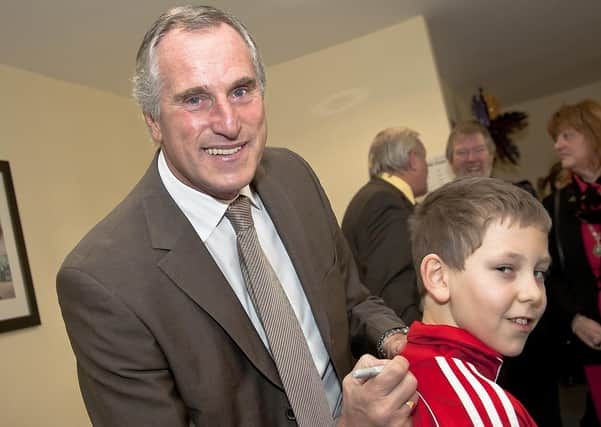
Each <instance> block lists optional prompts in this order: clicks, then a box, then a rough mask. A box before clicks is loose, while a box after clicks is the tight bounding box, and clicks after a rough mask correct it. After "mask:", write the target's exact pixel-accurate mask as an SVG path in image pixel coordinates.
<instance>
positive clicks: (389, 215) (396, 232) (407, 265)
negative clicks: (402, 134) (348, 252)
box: [364, 193, 421, 324]
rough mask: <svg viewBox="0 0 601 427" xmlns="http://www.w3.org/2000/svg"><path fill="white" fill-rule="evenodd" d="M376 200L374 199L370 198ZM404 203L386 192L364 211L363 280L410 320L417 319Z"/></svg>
mask: <svg viewBox="0 0 601 427" xmlns="http://www.w3.org/2000/svg"><path fill="white" fill-rule="evenodd" d="M373 202H376V201H373ZM401 202H403V204H404V203H406V204H407V205H406V206H404V205H402V203H400V202H399V197H398V195H396V194H395V199H391V195H390V193H388V194H387V195H386V197H384V198H382V200H380V201H377V203H378V204H379V207H378V208H375V209H374V210H371V209H369V207H368V208H366V212H373V214H371V215H366V216H365V218H364V223H365V224H366V226H365V228H366V231H365V233H366V236H368V238H369V241H368V242H367V248H366V249H365V251H366V253H365V263H366V279H365V284H366V286H367V287H368V288H369V289H370V290H371V292H372V293H373V294H374V295H378V296H381V297H382V299H383V300H384V301H385V302H386V304H387V305H388V306H389V307H391V308H392V309H393V310H394V311H395V312H396V313H397V314H398V315H399V316H400V317H401V318H403V320H404V321H405V322H406V323H407V324H410V323H411V322H413V321H414V320H419V319H421V313H420V310H419V297H418V295H417V288H416V277H415V270H414V269H413V262H412V257H411V245H410V237H409V225H408V220H409V215H410V214H411V211H412V207H411V206H409V205H408V203H409V202H408V201H406V200H401Z"/></svg>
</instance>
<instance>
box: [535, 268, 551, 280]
mask: <svg viewBox="0 0 601 427" xmlns="http://www.w3.org/2000/svg"><path fill="white" fill-rule="evenodd" d="M548 276H549V270H536V271H535V272H534V277H535V278H536V280H538V281H539V282H544V281H545V280H546V279H547V277H548Z"/></svg>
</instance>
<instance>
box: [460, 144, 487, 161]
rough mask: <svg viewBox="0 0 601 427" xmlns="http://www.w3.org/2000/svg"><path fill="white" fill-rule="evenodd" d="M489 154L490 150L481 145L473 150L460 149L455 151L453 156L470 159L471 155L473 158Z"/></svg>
mask: <svg viewBox="0 0 601 427" xmlns="http://www.w3.org/2000/svg"><path fill="white" fill-rule="evenodd" d="M487 152H488V149H487V148H486V146H485V145H480V146H478V147H473V148H459V149H458V150H455V151H453V155H454V156H455V157H462V158H465V157H469V155H470V154H472V155H473V156H481V155H483V154H485V153H487Z"/></svg>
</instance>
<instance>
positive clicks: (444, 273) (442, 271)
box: [420, 254, 450, 304]
mask: <svg viewBox="0 0 601 427" xmlns="http://www.w3.org/2000/svg"><path fill="white" fill-rule="evenodd" d="M420 274H421V277H422V281H423V283H424V288H425V289H426V292H427V293H428V294H429V295H430V296H431V297H432V299H434V300H435V301H436V302H437V303H438V304H445V303H447V302H448V301H449V296H450V291H449V286H448V285H449V284H448V267H447V265H446V264H445V263H444V261H443V260H442V259H441V258H440V257H439V256H438V255H436V254H428V255H426V256H425V257H424V259H423V260H422V263H421V265H420Z"/></svg>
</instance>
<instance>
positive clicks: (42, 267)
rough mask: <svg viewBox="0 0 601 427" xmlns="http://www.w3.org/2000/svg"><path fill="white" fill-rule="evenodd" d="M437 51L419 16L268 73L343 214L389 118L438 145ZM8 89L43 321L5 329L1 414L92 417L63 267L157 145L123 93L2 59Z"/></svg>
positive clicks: (287, 134) (1, 77)
mask: <svg viewBox="0 0 601 427" xmlns="http://www.w3.org/2000/svg"><path fill="white" fill-rule="evenodd" d="M430 52H431V50H430V44H429V40H428V34H427V31H426V28H425V25H424V22H423V20H422V19H421V18H417V19H412V20H411V21H408V22H406V23H404V24H401V25H397V26H395V27H391V28H389V29H387V30H384V31H380V32H378V33H374V34H372V35H369V36H366V37H362V38H360V39H357V40H354V41H352V42H348V43H344V44H341V45H338V46H334V47H332V48H330V49H327V50H325V51H321V52H317V53H315V54H313V55H309V56H306V57H303V58H300V59H298V60H295V61H291V62H288V63H285V64H281V65H278V66H275V67H271V68H270V69H269V70H268V78H269V83H268V95H267V102H268V114H269V120H270V139H269V141H270V142H269V144H271V145H278V146H287V147H290V148H292V149H294V150H296V151H298V152H300V153H301V154H302V155H303V156H305V157H306V158H307V159H308V160H309V161H310V163H311V164H312V165H313V166H314V168H315V169H316V171H317V173H318V175H319V176H320V177H321V178H322V181H323V183H324V185H325V186H326V189H327V191H328V193H329V195H330V197H331V199H332V201H333V204H334V207H335V210H336V213H337V214H338V215H339V217H341V215H342V212H343V211H344V208H345V207H346V204H347V203H348V201H349V200H350V197H351V196H352V194H353V193H354V192H355V190H356V189H357V188H358V187H359V186H360V185H361V184H363V183H364V182H365V181H366V179H367V171H366V169H367V166H366V158H367V148H368V145H369V142H370V140H371V139H372V138H373V136H374V135H375V133H376V132H377V131H378V130H380V129H381V128H384V127H387V126H398V125H407V126H410V127H412V128H414V129H416V130H418V131H420V132H421V134H422V136H423V140H424V142H425V143H426V145H427V146H428V149H429V152H430V154H437V153H442V150H443V146H444V140H445V138H446V134H447V132H448V126H447V121H446V116H445V110H444V106H443V101H442V95H441V93H440V89H439V85H438V78H437V75H436V70H435V66H434V61H433V59H432V55H431V53H430ZM0 93H1V94H2V103H0V117H1V123H2V131H3V132H2V143H1V144H0V159H3V160H9V161H10V164H11V168H12V173H13V179H14V184H15V189H16V194H17V199H18V204H19V210H20V214H21V222H22V226H23V230H24V234H25V240H26V245H27V251H28V255H29V261H30V264H31V269H32V275H33V282H34V288H35V292H36V296H37V301H38V305H39V309H40V314H41V318H42V325H41V326H39V327H34V328H28V329H23V330H19V331H14V332H10V333H4V334H0V354H1V355H2V358H1V359H0V360H1V362H0V382H1V383H2V385H3V387H4V391H3V392H2V397H1V398H0V424H1V425H3V426H4V425H6V426H11V427H34V426H35V427H37V426H40V425H44V426H60V427H81V426H86V425H89V421H88V419H87V415H86V414H85V410H84V407H83V404H82V401H81V397H80V394H79V390H78V386H77V381H76V373H75V361H74V357H73V354H72V352H71V348H70V346H69V343H68V340H67V336H66V333H65V330H64V325H63V322H62V318H61V316H60V312H59V307H58V302H57V297H56V292H55V282H54V281H55V274H56V271H57V270H58V267H59V265H60V263H61V262H62V260H63V258H64V257H65V255H66V254H67V252H68V251H69V250H71V248H72V247H73V246H74V245H75V244H76V243H77V241H79V239H80V238H81V237H82V236H83V234H84V233H85V232H86V231H87V230H89V229H90V228H91V227H92V226H93V225H94V224H95V223H96V222H97V221H98V220H99V219H100V218H102V217H103V216H104V215H105V214H106V213H107V212H108V211H109V210H110V209H111V208H112V207H113V206H114V205H115V204H116V203H117V202H118V201H119V200H120V199H121V198H122V197H123V196H124V195H125V194H126V193H127V191H128V190H129V189H130V188H131V187H132V186H133V185H134V183H135V182H136V181H137V179H138V178H139V176H140V175H141V174H142V173H143V171H144V170H145V168H146V166H147V164H148V162H149V160H150V158H151V157H152V153H153V150H154V149H153V145H152V143H151V142H150V141H149V138H148V136H147V133H146V130H145V128H144V125H143V122H142V119H141V117H140V115H139V113H138V109H137V107H136V106H134V105H133V103H132V102H131V101H130V100H128V99H126V98H120V97H117V96H113V95H109V94H106V93H102V92H98V91H95V90H92V89H88V88H85V87H81V86H76V85H72V84H68V83H64V82H60V81H56V80H51V79H48V78H45V77H41V76H38V75H35V74H31V73H27V72H24V71H21V70H16V69H13V68H8V67H4V66H1V65H0ZM337 95H339V96H338V97H337ZM354 97H356V98H354ZM328 99H329V100H330V104H329V105H326V106H325V107H324V105H323V104H324V102H325V101H327V100H328ZM353 100H355V103H353V102H352V101H353ZM348 103H350V104H352V105H346V104H348ZM320 111H321V112H320Z"/></svg>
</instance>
